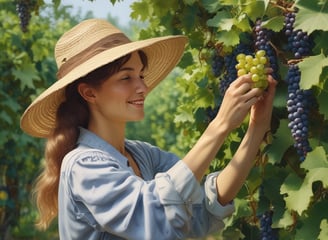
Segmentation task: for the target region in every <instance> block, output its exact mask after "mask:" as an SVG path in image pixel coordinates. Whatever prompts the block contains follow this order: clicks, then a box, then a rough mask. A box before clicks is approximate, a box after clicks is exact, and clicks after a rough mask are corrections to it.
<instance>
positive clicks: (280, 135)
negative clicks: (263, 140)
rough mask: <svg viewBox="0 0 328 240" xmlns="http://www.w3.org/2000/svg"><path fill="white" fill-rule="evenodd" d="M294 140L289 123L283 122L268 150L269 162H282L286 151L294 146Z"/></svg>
mask: <svg viewBox="0 0 328 240" xmlns="http://www.w3.org/2000/svg"><path fill="white" fill-rule="evenodd" d="M293 143H294V142H293V139H292V137H291V134H290V129H289V128H288V121H287V120H281V121H280V126H279V128H278V130H277V132H276V134H275V135H274V139H273V141H272V144H271V145H270V146H269V148H268V152H267V154H268V156H269V161H270V162H271V161H273V162H280V160H281V159H282V157H283V155H284V154H285V152H286V150H287V149H288V148H289V147H290V146H291V145H293Z"/></svg>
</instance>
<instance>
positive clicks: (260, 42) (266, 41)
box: [254, 19, 279, 80]
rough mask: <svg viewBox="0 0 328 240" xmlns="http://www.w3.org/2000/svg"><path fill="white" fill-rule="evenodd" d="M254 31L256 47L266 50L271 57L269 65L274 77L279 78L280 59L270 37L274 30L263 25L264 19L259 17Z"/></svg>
mask: <svg viewBox="0 0 328 240" xmlns="http://www.w3.org/2000/svg"><path fill="white" fill-rule="evenodd" d="M254 33H255V40H254V41H255V49H257V50H264V51H265V52H266V55H267V56H268V58H269V63H270V64H269V65H270V67H271V68H272V70H273V72H272V76H273V78H274V79H277V80H278V77H279V76H278V71H279V65H278V59H277V55H276V52H275V50H274V48H273V47H272V45H271V44H270V39H271V36H272V31H271V30H268V29H266V28H263V27H262V20H261V19H258V20H256V22H255V26H254Z"/></svg>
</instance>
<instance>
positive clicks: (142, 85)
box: [136, 78, 148, 95]
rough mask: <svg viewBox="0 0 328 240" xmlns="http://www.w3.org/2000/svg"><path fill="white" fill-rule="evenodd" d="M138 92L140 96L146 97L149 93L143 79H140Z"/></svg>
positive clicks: (137, 86)
mask: <svg viewBox="0 0 328 240" xmlns="http://www.w3.org/2000/svg"><path fill="white" fill-rule="evenodd" d="M136 91H137V93H138V94H143V95H146V94H147V91H148V86H147V85H146V83H145V81H144V79H143V78H139V80H138V81H137V85H136Z"/></svg>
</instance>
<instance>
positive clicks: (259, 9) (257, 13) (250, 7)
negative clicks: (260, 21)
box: [243, 0, 269, 21]
mask: <svg viewBox="0 0 328 240" xmlns="http://www.w3.org/2000/svg"><path fill="white" fill-rule="evenodd" d="M268 3H269V1H268V0H261V1H249V2H248V3H247V4H246V5H245V7H244V9H243V11H245V13H246V14H247V15H248V16H249V17H250V19H252V20H253V21H255V20H256V19H257V18H259V17H262V16H263V15H264V13H265V10H266V8H267V6H268Z"/></svg>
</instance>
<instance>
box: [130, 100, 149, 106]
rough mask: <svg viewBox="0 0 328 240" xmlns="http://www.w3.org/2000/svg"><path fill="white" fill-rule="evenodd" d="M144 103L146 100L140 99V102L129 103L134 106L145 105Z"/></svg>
mask: <svg viewBox="0 0 328 240" xmlns="http://www.w3.org/2000/svg"><path fill="white" fill-rule="evenodd" d="M144 102H145V100H144V99H138V100H133V101H128V103H130V104H134V105H144Z"/></svg>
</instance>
